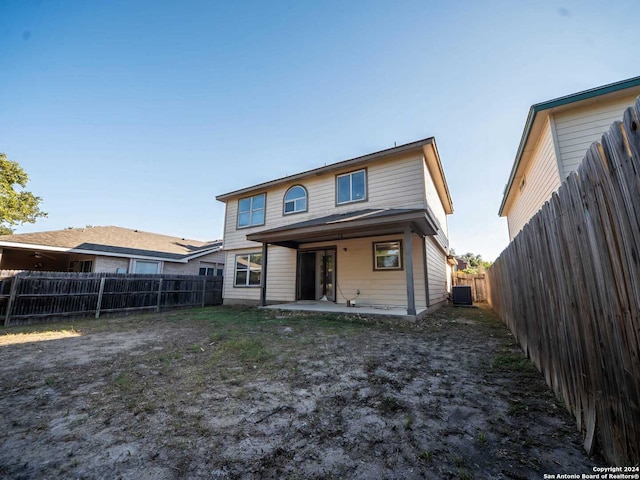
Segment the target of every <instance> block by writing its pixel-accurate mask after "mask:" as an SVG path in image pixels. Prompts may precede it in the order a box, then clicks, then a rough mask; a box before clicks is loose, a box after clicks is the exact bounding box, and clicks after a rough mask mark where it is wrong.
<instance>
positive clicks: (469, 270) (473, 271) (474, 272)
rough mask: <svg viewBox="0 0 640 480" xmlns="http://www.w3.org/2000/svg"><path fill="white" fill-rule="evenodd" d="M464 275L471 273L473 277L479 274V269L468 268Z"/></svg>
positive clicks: (463, 271)
mask: <svg viewBox="0 0 640 480" xmlns="http://www.w3.org/2000/svg"><path fill="white" fill-rule="evenodd" d="M462 273H469V274H471V275H477V274H478V269H477V268H473V267H467V268H465V269H464V270H462Z"/></svg>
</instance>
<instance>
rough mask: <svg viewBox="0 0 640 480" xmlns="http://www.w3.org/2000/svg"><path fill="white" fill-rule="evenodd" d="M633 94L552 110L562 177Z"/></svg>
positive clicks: (575, 166) (631, 101)
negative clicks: (578, 106)
mask: <svg viewBox="0 0 640 480" xmlns="http://www.w3.org/2000/svg"><path fill="white" fill-rule="evenodd" d="M636 95H637V93H636V94H632V95H627V96H624V97H620V98H617V99H615V100H610V99H607V100H606V101H599V102H596V103H594V104H592V105H588V106H586V107H582V108H573V109H568V110H566V111H564V112H557V113H554V120H555V126H556V135H557V138H558V149H559V151H560V158H561V164H562V180H564V179H565V178H567V177H568V176H569V173H571V172H573V171H574V170H577V169H578V167H579V166H580V164H581V163H582V159H583V158H584V156H585V155H586V153H587V150H588V149H589V147H590V146H591V144H592V143H593V142H599V141H600V140H601V139H602V135H603V134H604V132H606V131H608V130H609V128H610V127H611V124H612V123H613V122H614V121H616V120H622V115H623V114H624V111H625V110H626V109H627V108H628V107H630V106H632V105H633V104H634V103H635V99H636Z"/></svg>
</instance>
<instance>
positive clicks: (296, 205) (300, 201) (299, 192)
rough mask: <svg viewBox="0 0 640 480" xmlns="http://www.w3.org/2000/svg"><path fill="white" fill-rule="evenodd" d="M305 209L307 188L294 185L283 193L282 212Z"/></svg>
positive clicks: (294, 211) (288, 212)
mask: <svg viewBox="0 0 640 480" xmlns="http://www.w3.org/2000/svg"><path fill="white" fill-rule="evenodd" d="M306 211H307V190H306V189H305V188H304V187H303V186H302V185H295V186H293V187H291V188H290V189H289V190H287V193H285V194H284V214H285V215H289V214H290V213H299V212H306Z"/></svg>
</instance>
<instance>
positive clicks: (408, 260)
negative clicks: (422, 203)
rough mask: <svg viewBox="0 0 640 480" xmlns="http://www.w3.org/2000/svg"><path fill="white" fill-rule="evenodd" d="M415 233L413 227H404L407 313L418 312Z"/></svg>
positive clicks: (413, 313)
mask: <svg viewBox="0 0 640 480" xmlns="http://www.w3.org/2000/svg"><path fill="white" fill-rule="evenodd" d="M412 237H413V234H412V233H411V227H405V229H404V272H405V274H406V276H407V315H415V314H416V297H415V289H414V286H413V258H412V257H413V244H412Z"/></svg>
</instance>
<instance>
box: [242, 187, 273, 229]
mask: <svg viewBox="0 0 640 480" xmlns="http://www.w3.org/2000/svg"><path fill="white" fill-rule="evenodd" d="M265 203H266V194H264V193H261V194H260V195H254V196H253V197H246V198H241V199H240V200H238V228H247V227H253V226H255V225H264V210H265Z"/></svg>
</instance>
